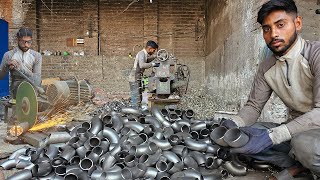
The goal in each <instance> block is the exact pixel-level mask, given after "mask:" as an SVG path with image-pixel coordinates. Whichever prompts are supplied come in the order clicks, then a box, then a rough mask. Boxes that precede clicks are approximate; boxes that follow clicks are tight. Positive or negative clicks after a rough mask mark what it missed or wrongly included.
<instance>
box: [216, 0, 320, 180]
mask: <svg viewBox="0 0 320 180" xmlns="http://www.w3.org/2000/svg"><path fill="white" fill-rule="evenodd" d="M257 21H258V22H259V23H260V24H261V27H262V32H263V38H264V40H265V43H266V45H267V46H268V48H269V49H270V50H271V51H272V53H271V52H270V53H269V54H270V56H269V57H266V59H264V61H262V62H261V63H260V64H259V68H258V71H257V74H256V76H255V79H254V82H253V86H252V89H251V93H250V95H249V97H248V101H247V103H246V104H245V106H244V107H243V108H241V109H240V111H239V113H238V114H237V115H236V116H235V117H234V118H232V119H231V120H226V121H224V122H222V125H223V126H226V127H227V128H231V127H235V126H239V127H241V128H240V129H242V130H243V131H244V132H245V133H246V134H248V135H249V142H248V143H247V144H246V145H244V146H243V147H240V148H231V150H230V152H231V153H240V154H245V155H248V156H250V157H253V158H255V159H258V160H263V161H268V162H270V163H272V164H274V165H277V166H279V167H282V168H283V169H284V170H283V171H281V172H279V173H278V174H275V175H274V176H273V177H271V178H270V179H292V177H294V176H296V175H297V174H299V173H301V172H302V171H307V170H308V169H309V170H311V171H312V172H313V173H314V174H316V175H320V156H319V154H320V138H319V137H320V42H319V41H306V40H304V39H303V38H302V37H301V36H300V35H299V34H298V32H299V31H300V30H301V28H302V18H301V17H300V16H298V11H297V7H296V5H295V2H294V1H293V0H270V1H268V2H266V3H265V4H263V6H262V7H261V9H260V10H259V12H258V17H257ZM272 92H274V93H275V94H276V95H277V96H278V97H279V98H280V99H281V100H282V101H283V102H284V104H285V105H286V106H287V107H288V109H289V114H290V116H289V117H292V118H291V119H290V118H289V119H288V120H287V122H285V123H282V124H280V122H278V123H277V120H274V122H275V123H270V122H269V123H268V122H257V119H258V118H259V116H260V114H261V111H262V109H263V107H264V105H265V104H266V102H267V101H268V99H269V98H270V96H271V93H272ZM289 151H290V153H289ZM301 165H302V166H301ZM306 168H308V169H306Z"/></svg>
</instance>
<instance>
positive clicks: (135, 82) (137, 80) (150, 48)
mask: <svg viewBox="0 0 320 180" xmlns="http://www.w3.org/2000/svg"><path fill="white" fill-rule="evenodd" d="M157 49H158V45H157V43H155V42H154V41H148V42H147V44H146V47H145V48H144V49H142V50H141V51H139V52H138V54H137V55H136V58H135V61H134V64H133V68H132V70H131V73H130V75H129V84H130V92H131V106H132V107H134V108H140V107H141V100H142V97H141V96H142V86H141V80H142V77H143V72H144V71H145V69H148V68H151V67H158V66H159V63H154V62H152V61H153V60H154V59H155V56H152V55H153V54H154V52H156V50H157Z"/></svg>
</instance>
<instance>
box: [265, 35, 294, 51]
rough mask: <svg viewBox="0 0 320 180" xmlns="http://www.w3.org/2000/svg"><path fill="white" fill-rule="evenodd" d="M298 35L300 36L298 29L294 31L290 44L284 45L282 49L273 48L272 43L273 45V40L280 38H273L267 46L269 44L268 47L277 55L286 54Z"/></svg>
mask: <svg viewBox="0 0 320 180" xmlns="http://www.w3.org/2000/svg"><path fill="white" fill-rule="evenodd" d="M297 36H298V34H297V31H295V32H294V33H293V35H292V36H291V37H290V39H289V42H288V44H287V45H286V46H284V47H283V48H282V49H280V50H276V49H274V48H272V45H271V44H272V42H273V41H275V40H279V39H272V41H271V42H270V43H269V44H267V46H268V48H269V49H270V50H271V51H272V52H273V53H274V54H275V55H277V56H282V55H284V53H285V52H286V51H287V50H288V49H289V48H290V47H291V46H292V45H293V43H294V42H295V41H296V39H297ZM280 41H282V42H284V40H282V39H281V40H280Z"/></svg>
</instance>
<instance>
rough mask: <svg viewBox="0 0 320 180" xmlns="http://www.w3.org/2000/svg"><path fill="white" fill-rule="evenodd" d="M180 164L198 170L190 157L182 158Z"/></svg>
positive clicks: (194, 161)
mask: <svg viewBox="0 0 320 180" xmlns="http://www.w3.org/2000/svg"><path fill="white" fill-rule="evenodd" d="M182 162H183V164H184V165H185V166H186V167H189V168H194V169H198V167H199V166H198V163H197V161H196V160H195V159H194V158H193V157H191V156H185V157H183V158H182Z"/></svg>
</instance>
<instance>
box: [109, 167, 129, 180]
mask: <svg viewBox="0 0 320 180" xmlns="http://www.w3.org/2000/svg"><path fill="white" fill-rule="evenodd" d="M126 179H132V173H131V171H130V170H129V169H126V168H125V169H122V170H121V172H120V173H119V172H108V173H106V177H105V180H126Z"/></svg>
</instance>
